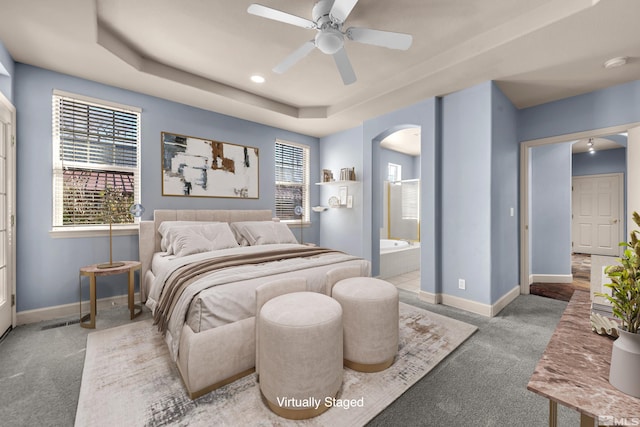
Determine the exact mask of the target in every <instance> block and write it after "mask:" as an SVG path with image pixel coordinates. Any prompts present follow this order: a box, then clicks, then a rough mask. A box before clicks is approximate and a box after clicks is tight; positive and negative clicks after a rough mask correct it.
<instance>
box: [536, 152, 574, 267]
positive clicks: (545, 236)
mask: <svg viewBox="0 0 640 427" xmlns="http://www.w3.org/2000/svg"><path fill="white" fill-rule="evenodd" d="M530 191H531V218H530V219H529V224H530V226H529V233H530V236H531V274H542V275H546V274H559V275H567V274H571V142H565V143H560V144H550V145H542V146H539V147H533V148H532V149H531V190H530Z"/></svg>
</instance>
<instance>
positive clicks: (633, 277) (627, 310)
mask: <svg viewBox="0 0 640 427" xmlns="http://www.w3.org/2000/svg"><path fill="white" fill-rule="evenodd" d="M633 221H634V222H635V223H636V224H637V225H638V227H640V215H638V213H637V212H634V213H633ZM630 236H631V240H630V241H629V242H622V243H620V246H626V249H625V250H624V252H623V255H622V257H620V258H618V262H620V265H610V266H608V267H606V268H605V274H606V275H607V276H608V277H609V279H611V283H609V284H605V285H604V286H606V287H608V288H609V289H611V295H609V294H606V293H597V295H598V296H602V297H604V298H606V299H607V300H608V301H609V302H610V303H611V306H612V311H613V315H614V316H615V317H617V318H618V319H619V320H620V321H621V326H620V328H619V329H618V335H619V337H618V339H617V340H616V341H614V343H613V349H612V351H611V368H610V370H609V382H610V383H611V385H613V386H614V387H616V388H617V389H618V390H620V391H622V392H624V393H627V394H630V395H632V396H635V397H640V381H638V378H640V333H639V332H640V242H639V241H638V230H633V231H631V232H630Z"/></svg>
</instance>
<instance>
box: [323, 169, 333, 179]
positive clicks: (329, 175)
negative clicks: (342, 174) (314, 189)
mask: <svg viewBox="0 0 640 427" xmlns="http://www.w3.org/2000/svg"><path fill="white" fill-rule="evenodd" d="M331 181H333V172H331V171H330V170H329V169H322V182H331Z"/></svg>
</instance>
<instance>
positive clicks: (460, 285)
mask: <svg viewBox="0 0 640 427" xmlns="http://www.w3.org/2000/svg"><path fill="white" fill-rule="evenodd" d="M458 289H467V285H466V283H465V281H464V279H458Z"/></svg>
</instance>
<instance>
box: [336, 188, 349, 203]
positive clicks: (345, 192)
mask: <svg viewBox="0 0 640 427" xmlns="http://www.w3.org/2000/svg"><path fill="white" fill-rule="evenodd" d="M348 193H349V188H348V187H347V186H346V185H343V186H341V187H340V189H339V193H338V194H339V199H340V205H341V206H344V205H346V204H347V195H348Z"/></svg>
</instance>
